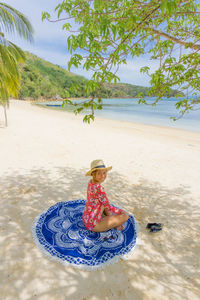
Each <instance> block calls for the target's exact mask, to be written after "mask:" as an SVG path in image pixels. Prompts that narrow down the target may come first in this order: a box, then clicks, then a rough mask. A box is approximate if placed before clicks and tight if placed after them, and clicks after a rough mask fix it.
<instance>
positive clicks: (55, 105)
mask: <svg viewBox="0 0 200 300" xmlns="http://www.w3.org/2000/svg"><path fill="white" fill-rule="evenodd" d="M45 105H46V106H54V107H61V106H62V104H45Z"/></svg>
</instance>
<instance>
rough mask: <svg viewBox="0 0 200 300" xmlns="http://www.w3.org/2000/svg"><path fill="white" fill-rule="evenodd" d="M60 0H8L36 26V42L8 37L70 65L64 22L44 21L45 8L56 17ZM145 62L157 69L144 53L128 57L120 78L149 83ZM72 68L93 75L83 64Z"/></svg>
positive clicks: (86, 75) (53, 59) (34, 52)
mask: <svg viewBox="0 0 200 300" xmlns="http://www.w3.org/2000/svg"><path fill="white" fill-rule="evenodd" d="M61 2H62V1H61V0H5V3H6V4H8V5H11V6H12V7H14V8H16V9H17V10H19V11H20V12H21V13H23V14H24V15H25V16H26V17H28V19H29V21H30V22H31V24H32V26H33V28H34V43H32V44H30V43H29V42H27V41H25V40H22V39H20V38H19V37H17V36H13V35H12V36H11V35H7V34H6V37H7V38H8V39H9V40H10V41H12V42H13V43H15V44H16V45H18V46H19V47H21V48H22V49H23V50H26V51H30V52H31V53H33V54H35V55H37V56H39V57H41V58H43V59H45V60H47V61H50V62H52V63H54V64H57V65H59V66H62V67H63V68H65V69H67V63H68V61H69V58H70V53H69V52H68V50H67V32H66V31H64V30H62V25H63V23H62V22H57V23H50V22H48V21H46V20H45V21H43V22H42V21H41V14H42V12H43V11H48V12H49V13H50V14H51V16H52V17H53V16H54V17H55V19H56V14H55V13H54V9H55V7H56V6H57V5H58V4H59V3H61ZM146 65H148V66H149V65H151V70H152V71H154V70H155V69H156V62H153V61H150V60H148V58H146V59H145V58H144V57H142V58H135V59H134V60H128V61H127V65H123V66H121V67H120V69H119V71H118V73H117V75H118V77H119V78H120V81H121V82H124V83H130V84H136V85H142V86H150V84H149V77H148V76H147V75H143V74H141V73H140V68H141V67H142V66H146ZM71 72H73V73H76V74H78V75H82V76H84V77H86V78H90V75H91V73H90V72H86V71H85V70H82V69H81V68H79V69H76V68H72V69H71Z"/></svg>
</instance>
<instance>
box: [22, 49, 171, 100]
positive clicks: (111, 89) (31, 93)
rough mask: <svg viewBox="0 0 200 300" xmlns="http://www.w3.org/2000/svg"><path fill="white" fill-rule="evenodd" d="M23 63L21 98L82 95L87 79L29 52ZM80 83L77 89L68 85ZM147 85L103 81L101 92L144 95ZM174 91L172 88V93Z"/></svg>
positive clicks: (112, 94) (104, 93)
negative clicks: (141, 93)
mask: <svg viewBox="0 0 200 300" xmlns="http://www.w3.org/2000/svg"><path fill="white" fill-rule="evenodd" d="M26 57H27V59H26V62H25V63H24V64H22V65H21V66H20V69H21V75H22V82H21V89H20V93H19V98H20V99H27V98H28V99H41V98H43V99H55V98H66V97H68V96H70V97H84V96H85V95H84V88H83V87H84V84H85V83H86V81H87V79H86V78H84V77H83V76H79V75H75V74H73V73H71V72H68V71H66V70H65V69H63V68H61V67H60V66H58V65H54V64H52V63H50V62H47V61H45V60H43V59H41V58H39V57H37V56H35V55H33V54H31V53H29V52H26ZM75 85H79V86H80V88H79V89H77V90H76V91H74V90H71V89H70V87H72V86H75ZM148 90H149V88H147V87H142V86H137V85H132V84H125V83H119V84H116V85H114V84H105V85H104V86H103V88H102V91H101V96H102V97H104V98H116V97H120V98H133V97H137V94H138V93H139V92H143V93H144V95H145V96H147V92H148ZM176 93H177V92H176V91H172V93H171V96H173V95H175V94H176Z"/></svg>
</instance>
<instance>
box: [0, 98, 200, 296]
mask: <svg viewBox="0 0 200 300" xmlns="http://www.w3.org/2000/svg"><path fill="white" fill-rule="evenodd" d="M0 113H1V115H0V211H1V215H0V259H1V264H0V298H1V299H2V300H14V299H19V300H30V299H39V300H54V299H55V300H57V299H58V300H68V299H70V300H71V299H73V300H76V299H82V300H83V299H87V300H88V299H89V300H90V299H91V300H95V299H108V300H111V299H114V300H118V299H120V300H121V299H130V300H137V299H144V300H146V299H147V300H149V299H156V300H157V299H159V300H160V299H173V300H176V299H190V300H191V299H193V300H194V299H200V296H199V295H200V271H199V270H200V256H199V254H200V222H199V220H200V184H199V177H200V133H193V132H190V131H183V130H176V129H170V128H164V127H154V126H146V125H141V124H133V123H128V122H121V121H113V120H106V119H102V118H96V121H95V122H94V123H92V124H90V125H88V124H84V123H83V122H82V116H77V117H76V116H74V115H73V114H70V113H67V112H60V111H54V110H48V109H45V108H40V107H36V106H33V105H31V104H30V103H28V102H23V101H21V102H20V101H11V105H10V109H9V110H8V122H9V126H8V128H5V127H4V126H3V111H1V110H0ZM97 158H101V159H103V160H104V161H105V163H106V164H107V165H112V166H113V171H112V172H110V173H109V176H108V178H107V181H106V183H105V188H106V191H107V194H108V196H109V199H110V201H111V202H114V203H116V204H118V205H120V206H122V207H124V208H125V209H127V210H129V211H130V212H131V213H133V214H134V215H135V217H136V219H137V221H138V223H139V226H140V232H139V236H140V239H141V245H140V246H139V247H138V249H137V251H136V252H135V254H134V255H133V256H132V257H131V258H130V259H129V260H128V261H123V260H119V262H118V263H116V264H113V265H110V266H108V267H106V268H104V269H103V270H100V271H95V272H87V271H80V270H77V269H74V268H72V267H70V266H69V267H65V266H63V265H62V264H60V263H59V262H55V261H51V260H49V259H48V258H47V257H46V256H44V255H43V254H42V253H41V252H40V250H38V248H37V247H36V246H35V244H34V242H33V239H32V235H31V226H32V223H33V221H34V219H35V217H36V216H37V215H39V214H40V213H41V212H43V211H44V210H46V209H47V208H48V207H49V206H51V205H53V204H55V203H56V202H59V201H66V200H71V199H77V198H85V196H86V195H85V194H86V186H87V181H88V178H86V177H85V176H84V173H85V172H86V170H87V169H88V168H89V165H90V162H91V160H93V159H97ZM149 221H156V222H162V223H163V224H164V228H163V230H162V231H161V232H159V233H156V234H150V233H148V231H147V230H146V229H145V226H146V223H147V222H149Z"/></svg>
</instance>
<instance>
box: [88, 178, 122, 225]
mask: <svg viewBox="0 0 200 300" xmlns="http://www.w3.org/2000/svg"><path fill="white" fill-rule="evenodd" d="M104 208H107V209H108V210H109V211H110V212H112V213H114V214H120V213H122V212H123V211H122V210H121V209H119V208H116V207H114V206H112V205H110V203H109V201H108V198H107V196H106V193H105V191H104V188H103V187H102V186H101V185H100V184H98V183H93V182H92V181H90V182H89V183H88V188H87V201H86V204H85V209H84V212H83V223H84V224H85V227H86V228H87V229H88V230H91V231H92V230H93V228H94V227H95V225H96V224H97V223H98V222H100V221H101V218H102V213H103V210H104Z"/></svg>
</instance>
